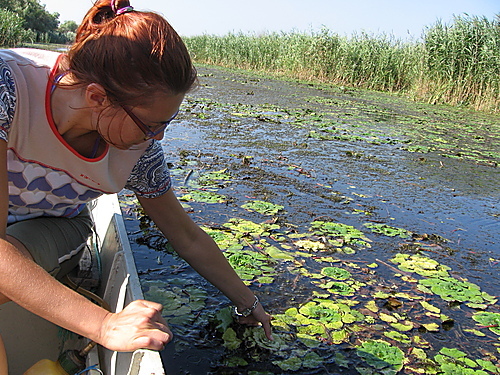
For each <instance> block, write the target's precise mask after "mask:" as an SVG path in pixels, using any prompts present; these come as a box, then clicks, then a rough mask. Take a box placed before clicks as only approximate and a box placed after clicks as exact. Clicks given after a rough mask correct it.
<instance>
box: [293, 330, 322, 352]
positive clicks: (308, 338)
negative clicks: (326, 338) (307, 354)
mask: <svg viewBox="0 0 500 375" xmlns="http://www.w3.org/2000/svg"><path fill="white" fill-rule="evenodd" d="M297 338H298V339H299V341H300V342H302V343H303V344H304V345H305V346H307V347H308V348H311V349H312V348H317V347H319V346H320V345H321V342H320V341H319V340H318V339H317V338H316V337H315V336H312V335H308V334H306V333H300V332H299V333H297Z"/></svg>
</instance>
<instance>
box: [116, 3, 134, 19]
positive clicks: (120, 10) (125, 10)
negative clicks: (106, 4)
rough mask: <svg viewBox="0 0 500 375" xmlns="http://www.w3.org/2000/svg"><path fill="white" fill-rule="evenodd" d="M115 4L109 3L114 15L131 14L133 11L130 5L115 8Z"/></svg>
mask: <svg viewBox="0 0 500 375" xmlns="http://www.w3.org/2000/svg"><path fill="white" fill-rule="evenodd" d="M116 2H117V1H116V0H112V1H111V9H112V10H113V13H115V14H116V15H117V16H119V15H120V14H123V13H128V12H132V11H133V10H134V7H132V6H130V5H129V6H126V7H123V8H117V7H116Z"/></svg>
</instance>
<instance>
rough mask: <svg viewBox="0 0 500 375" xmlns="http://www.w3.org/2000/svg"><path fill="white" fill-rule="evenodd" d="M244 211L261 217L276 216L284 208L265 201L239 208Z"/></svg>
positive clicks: (256, 201) (252, 202)
mask: <svg viewBox="0 0 500 375" xmlns="http://www.w3.org/2000/svg"><path fill="white" fill-rule="evenodd" d="M241 207H242V208H244V209H245V210H248V211H255V212H258V213H260V214H262V215H270V216H273V215H276V214H277V213H278V212H279V211H281V210H282V209H283V208H284V207H283V206H280V205H278V204H273V203H270V202H265V201H259V200H255V201H250V202H247V203H245V204H244V205H242V206H241Z"/></svg>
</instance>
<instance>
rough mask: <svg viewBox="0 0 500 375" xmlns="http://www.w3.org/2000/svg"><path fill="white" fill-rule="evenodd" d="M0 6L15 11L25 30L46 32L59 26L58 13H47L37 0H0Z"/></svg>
mask: <svg viewBox="0 0 500 375" xmlns="http://www.w3.org/2000/svg"><path fill="white" fill-rule="evenodd" d="M0 8H2V9H6V10H9V11H11V12H14V13H17V14H18V15H19V16H20V17H21V18H22V19H23V20H24V22H23V27H24V28H25V29H26V30H33V31H35V32H37V33H48V32H52V31H55V30H56V29H57V27H58V26H59V13H49V12H48V11H47V10H46V9H45V5H42V4H40V2H39V0H0Z"/></svg>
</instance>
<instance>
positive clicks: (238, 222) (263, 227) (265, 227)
mask: <svg viewBox="0 0 500 375" xmlns="http://www.w3.org/2000/svg"><path fill="white" fill-rule="evenodd" d="M224 226H225V227H226V228H229V229H231V230H232V231H233V233H234V234H235V235H236V236H237V237H240V238H241V237H245V236H250V237H265V236H269V235H270V234H271V231H274V230H277V229H279V228H280V226H279V225H278V224H270V223H261V224H257V223H254V222H253V221H250V220H245V219H238V218H232V219H230V220H229V222H227V223H225V224H224Z"/></svg>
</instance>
